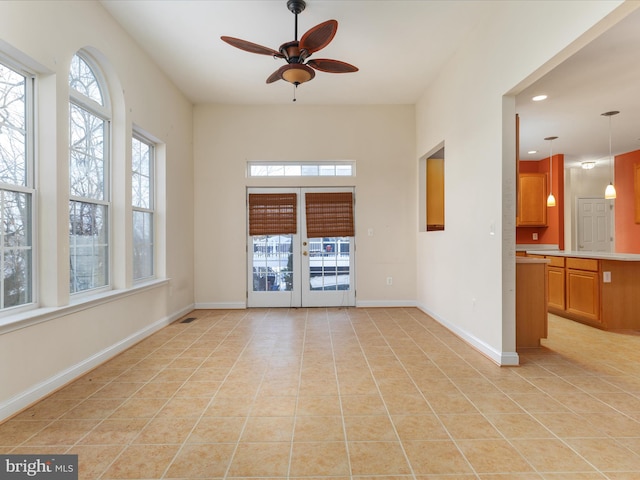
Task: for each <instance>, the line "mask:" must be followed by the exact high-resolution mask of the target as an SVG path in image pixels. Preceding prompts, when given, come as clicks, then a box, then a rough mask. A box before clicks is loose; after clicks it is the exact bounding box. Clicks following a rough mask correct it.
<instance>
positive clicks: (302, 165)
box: [247, 161, 356, 177]
mask: <svg viewBox="0 0 640 480" xmlns="http://www.w3.org/2000/svg"><path fill="white" fill-rule="evenodd" d="M247 175H248V176H249V177H355V175H356V163H355V162H351V161H341V162H258V161H250V162H247Z"/></svg>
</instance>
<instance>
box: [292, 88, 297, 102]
mask: <svg viewBox="0 0 640 480" xmlns="http://www.w3.org/2000/svg"><path fill="white" fill-rule="evenodd" d="M297 90H298V85H294V86H293V101H294V102H295V101H296V91H297Z"/></svg>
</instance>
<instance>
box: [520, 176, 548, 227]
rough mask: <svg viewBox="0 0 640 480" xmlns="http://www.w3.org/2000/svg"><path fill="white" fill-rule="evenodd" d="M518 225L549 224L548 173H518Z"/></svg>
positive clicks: (536, 225) (543, 225)
mask: <svg viewBox="0 0 640 480" xmlns="http://www.w3.org/2000/svg"><path fill="white" fill-rule="evenodd" d="M518 206H519V212H518V218H517V221H516V226H518V227H546V226H547V174H546V173H521V174H519V175H518Z"/></svg>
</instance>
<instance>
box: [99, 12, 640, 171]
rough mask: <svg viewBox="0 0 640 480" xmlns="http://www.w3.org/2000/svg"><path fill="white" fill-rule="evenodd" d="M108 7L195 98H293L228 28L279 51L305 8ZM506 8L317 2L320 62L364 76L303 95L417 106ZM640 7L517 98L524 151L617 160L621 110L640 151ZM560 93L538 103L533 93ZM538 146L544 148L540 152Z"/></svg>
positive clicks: (304, 19)
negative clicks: (326, 29) (323, 38)
mask: <svg viewBox="0 0 640 480" xmlns="http://www.w3.org/2000/svg"><path fill="white" fill-rule="evenodd" d="M101 3H102V5H103V6H104V7H105V8H106V9H107V11H108V12H109V13H110V14H111V15H112V16H113V17H114V18H115V19H116V21H118V22H119V23H120V25H121V26H122V27H123V28H124V29H125V30H126V31H127V32H128V33H129V34H130V35H131V36H132V37H133V38H134V39H135V41H136V42H137V43H138V44H139V45H140V46H141V47H142V48H143V49H144V50H145V51H147V52H148V53H149V55H150V56H151V57H152V58H153V59H154V61H155V62H156V63H157V64H158V65H159V66H160V68H161V69H162V70H163V71H164V72H165V73H166V74H167V75H168V76H169V77H170V78H171V79H172V81H173V82H174V83H175V85H176V86H177V87H178V88H179V89H180V90H181V91H182V92H183V93H184V94H185V95H186V96H187V97H188V98H189V99H190V100H191V101H192V102H193V103H196V104H197V103H227V104H252V105H256V104H290V103H291V101H292V99H293V96H294V87H293V86H292V85H291V84H289V83H286V82H284V81H278V82H275V83H273V84H269V85H268V84H266V82H265V81H266V79H267V77H268V76H269V75H270V74H271V73H273V72H274V71H275V70H277V69H278V68H279V67H280V66H281V65H283V64H284V61H283V60H278V59H274V58H271V57H270V56H265V55H256V54H252V53H248V52H245V51H242V50H239V49H237V48H234V47H232V46H230V45H228V44H226V43H224V42H223V41H222V40H220V36H222V35H227V36H231V37H236V38H241V39H243V40H248V41H250V42H253V43H257V44H260V45H263V46H266V47H269V48H273V49H275V50H277V49H278V48H279V46H280V45H281V44H283V43H285V42H288V41H291V40H293V39H294V19H295V17H294V15H293V14H292V13H291V12H289V10H288V9H287V6H286V0H230V1H224V0H215V1H203V0H195V1H191V0H162V1H150V0H102V2H101ZM500 3H502V2H499V1H498V2H496V1H488V2H486V1H449V0H444V1H434V0H420V1H416V0H409V1H403V0H391V1H383V0H307V7H306V9H305V10H304V12H302V13H301V14H300V15H299V17H298V37H301V36H302V34H303V33H304V32H305V31H307V30H308V29H309V28H311V27H313V26H315V25H317V24H319V23H321V22H323V21H325V20H328V19H332V18H333V19H336V20H338V23H339V28H338V32H337V34H336V36H335V38H334V39H333V41H332V42H331V43H330V44H329V45H328V46H327V47H326V48H324V49H323V50H321V51H320V52H316V53H315V54H314V56H313V57H312V58H332V59H336V60H342V61H344V62H347V63H351V64H353V65H355V66H357V67H358V68H359V69H360V70H359V71H358V72H356V73H346V74H330V73H324V72H317V75H316V78H315V79H313V80H312V81H310V82H308V83H305V84H302V85H301V86H300V87H299V88H298V89H297V91H296V97H297V101H298V102H299V103H304V104H314V105H317V104H323V105H340V104H342V105H344V104H413V103H415V102H416V101H417V100H418V99H419V98H420V96H421V95H422V93H423V92H424V91H425V89H426V88H427V86H428V85H429V83H430V82H431V81H432V80H433V79H434V78H435V76H436V75H437V74H438V71H439V69H440V68H441V67H442V66H443V65H444V63H445V62H446V61H447V60H448V59H449V58H450V57H451V56H452V55H453V54H454V53H455V52H456V50H457V48H458V46H459V45H460V44H461V43H462V42H463V41H464V39H465V37H466V36H468V35H469V33H470V32H472V31H473V29H475V28H479V27H480V26H481V24H482V23H483V21H484V19H485V18H486V17H488V16H489V15H491V14H492V13H493V12H494V11H495V9H497V8H499V6H500ZM638 52H640V9H639V10H636V11H635V12H634V13H632V14H631V15H629V16H628V17H626V18H625V19H623V20H622V21H621V22H620V23H618V24H617V25H615V26H614V27H613V28H611V29H610V30H608V31H607V32H605V33H604V34H603V35H601V36H600V37H599V38H597V39H596V40H595V41H593V42H592V43H590V44H589V45H587V46H586V47H585V48H583V49H582V50H580V51H579V52H578V53H576V54H575V55H573V56H572V57H570V58H569V59H568V60H566V61H565V62H563V63H562V64H561V65H559V66H558V67H556V68H555V69H553V70H552V71H551V72H549V73H548V74H547V75H545V76H544V77H543V78H541V79H540V80H538V81H536V82H535V83H534V84H533V85H531V86H529V87H527V88H526V89H525V90H524V91H522V92H521V93H520V94H519V95H518V96H517V99H516V109H517V112H518V114H519V115H520V146H521V151H520V157H521V158H522V159H532V160H539V159H541V158H544V157H547V156H548V155H549V147H550V145H549V142H545V141H544V138H545V137H548V136H557V137H558V139H557V140H555V141H554V142H553V153H554V154H555V153H563V154H564V155H565V165H566V166H575V165H579V163H580V162H581V161H583V160H596V161H598V163H599V164H600V165H604V164H606V158H608V151H609V130H608V128H609V123H608V122H609V120H608V119H607V118H605V117H602V116H601V115H600V114H601V113H603V112H606V111H610V110H619V111H620V112H621V113H620V114H619V115H617V116H615V117H612V119H611V122H612V124H611V125H612V147H613V151H614V154H616V153H622V152H627V151H631V150H637V149H640V62H638ZM540 93H545V94H547V95H548V99H547V100H545V101H543V102H532V101H531V100H530V99H531V97H532V96H533V95H537V94H540ZM529 150H537V152H538V153H536V154H533V155H529V154H527V152H528V151H529Z"/></svg>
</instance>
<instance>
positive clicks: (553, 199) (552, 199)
mask: <svg viewBox="0 0 640 480" xmlns="http://www.w3.org/2000/svg"><path fill="white" fill-rule="evenodd" d="M556 138H558V137H546V138H545V140H547V141H548V142H549V196H548V197H547V207H555V206H556V197H554V196H553V148H552V143H553V141H554V140H555V139H556Z"/></svg>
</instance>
